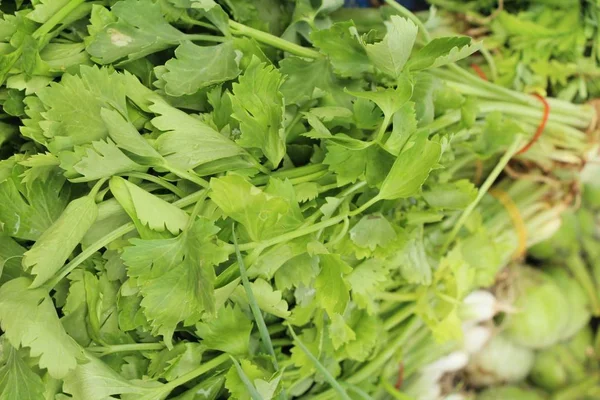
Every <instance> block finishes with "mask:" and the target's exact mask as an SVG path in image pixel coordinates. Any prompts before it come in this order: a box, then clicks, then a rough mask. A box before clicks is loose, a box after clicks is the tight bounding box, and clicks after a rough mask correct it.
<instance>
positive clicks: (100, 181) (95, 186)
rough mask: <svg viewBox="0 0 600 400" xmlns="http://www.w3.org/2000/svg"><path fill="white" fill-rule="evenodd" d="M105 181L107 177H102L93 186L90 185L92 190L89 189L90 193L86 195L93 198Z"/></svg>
mask: <svg viewBox="0 0 600 400" xmlns="http://www.w3.org/2000/svg"><path fill="white" fill-rule="evenodd" d="M106 181H108V178H102V179H100V180H98V182H96V183H95V184H94V186H93V187H92V190H90V193H89V194H88V196H90V197H92V198H95V197H96V196H97V195H98V192H99V191H100V189H101V188H102V186H103V185H104V184H105V183H106Z"/></svg>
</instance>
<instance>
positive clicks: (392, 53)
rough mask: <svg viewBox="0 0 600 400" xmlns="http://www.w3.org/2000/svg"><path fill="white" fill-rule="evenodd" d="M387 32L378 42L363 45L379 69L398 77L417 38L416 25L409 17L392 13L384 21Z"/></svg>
mask: <svg viewBox="0 0 600 400" xmlns="http://www.w3.org/2000/svg"><path fill="white" fill-rule="evenodd" d="M385 25H386V28H387V34H386V35H385V37H384V38H383V40H382V41H381V42H379V43H374V44H367V45H366V46H365V48H366V50H367V54H368V55H369V58H370V59H371V61H372V62H373V64H375V66H376V67H377V68H379V70H380V71H382V72H384V73H386V74H388V75H390V76H392V77H393V78H398V77H399V76H400V74H402V69H403V68H404V64H406V61H407V60H408V57H409V56H410V53H411V52H412V48H413V46H414V44H415V40H416V39H417V32H418V28H417V26H416V25H415V24H414V23H413V22H412V21H410V20H409V19H406V18H402V17H399V16H397V15H392V16H391V17H390V21H389V22H388V21H386V22H385Z"/></svg>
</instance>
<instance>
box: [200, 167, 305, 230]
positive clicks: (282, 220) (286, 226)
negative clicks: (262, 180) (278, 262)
mask: <svg viewBox="0 0 600 400" xmlns="http://www.w3.org/2000/svg"><path fill="white" fill-rule="evenodd" d="M211 189H212V191H211V193H210V196H211V199H212V200H213V201H214V202H215V203H217V205H218V206H219V208H220V209H221V210H223V212H224V213H225V215H227V216H229V217H231V218H233V219H234V220H236V221H237V222H239V223H240V224H242V226H243V227H244V228H245V230H246V232H247V233H248V236H250V238H251V239H252V240H261V239H267V238H271V237H276V236H278V235H281V234H283V233H285V232H289V231H291V230H293V229H296V228H297V227H298V226H300V225H301V224H302V222H303V219H304V218H303V217H302V213H301V212H300V208H299V206H298V203H297V202H296V201H295V198H293V197H289V196H285V192H288V193H291V196H293V195H294V189H293V187H292V185H291V184H290V183H289V182H281V181H278V180H276V179H271V181H270V182H269V186H267V188H266V189H265V190H264V191H263V190H260V189H259V188H257V187H256V186H253V185H252V184H250V183H249V182H248V181H246V180H245V179H244V178H242V177H241V176H238V175H230V176H224V177H222V178H216V179H212V180H211Z"/></svg>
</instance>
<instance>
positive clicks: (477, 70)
mask: <svg viewBox="0 0 600 400" xmlns="http://www.w3.org/2000/svg"><path fill="white" fill-rule="evenodd" d="M471 68H473V71H475V73H476V74H477V75H479V77H480V78H481V79H483V80H484V81H487V80H488V78H487V75H486V74H485V72H483V70H482V69H481V67H480V66H479V65H477V64H471Z"/></svg>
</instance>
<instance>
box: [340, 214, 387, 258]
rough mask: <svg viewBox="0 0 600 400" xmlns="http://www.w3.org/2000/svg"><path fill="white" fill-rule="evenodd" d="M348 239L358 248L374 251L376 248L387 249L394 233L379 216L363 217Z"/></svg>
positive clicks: (382, 217) (385, 220)
mask: <svg viewBox="0 0 600 400" xmlns="http://www.w3.org/2000/svg"><path fill="white" fill-rule="evenodd" d="M349 233H350V239H351V240H352V241H353V242H354V243H355V244H356V245H357V246H360V247H367V248H369V249H370V250H371V251H374V250H375V249H376V248H377V246H379V247H387V246H388V244H389V243H390V242H392V241H394V239H395V238H396V232H395V231H394V228H393V227H392V225H391V224H390V223H389V222H388V220H387V219H386V218H385V217H384V216H383V215H381V214H370V215H365V216H364V217H362V218H361V220H360V221H358V223H357V224H356V225H354V227H352V229H350V232H349Z"/></svg>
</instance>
